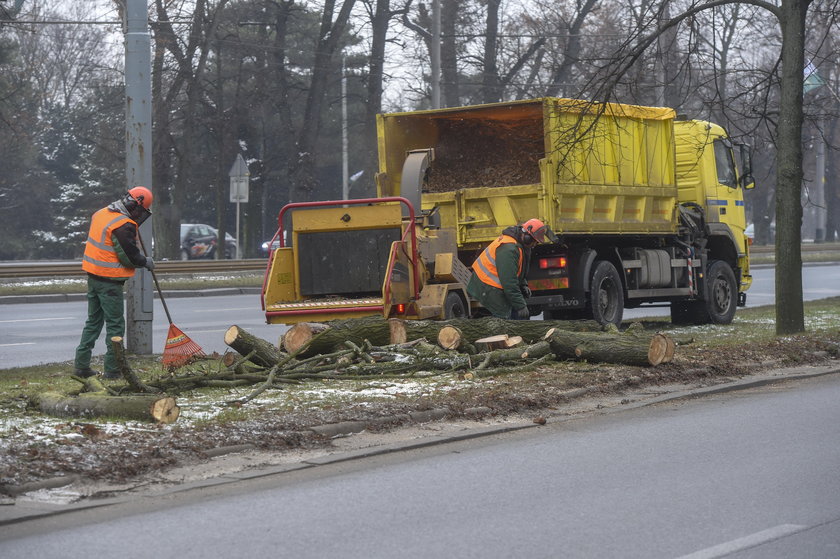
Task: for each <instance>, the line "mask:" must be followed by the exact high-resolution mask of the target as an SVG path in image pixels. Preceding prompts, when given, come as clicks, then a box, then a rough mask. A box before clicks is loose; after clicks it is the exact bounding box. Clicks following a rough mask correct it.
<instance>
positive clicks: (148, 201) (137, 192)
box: [128, 186, 152, 210]
mask: <svg viewBox="0 0 840 559" xmlns="http://www.w3.org/2000/svg"><path fill="white" fill-rule="evenodd" d="M128 193H129V194H130V195H131V197H132V198H134V200H135V201H136V202H137V203H138V204H140V205H141V206H143V208H145V209H147V210H148V209H149V208H150V207H151V205H152V191H151V190H149V189H148V188H146V187H145V186H135V187H134V188H132V189H129V191H128Z"/></svg>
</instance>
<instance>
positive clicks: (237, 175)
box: [220, 153, 251, 259]
mask: <svg viewBox="0 0 840 559" xmlns="http://www.w3.org/2000/svg"><path fill="white" fill-rule="evenodd" d="M228 174H229V175H230V201H231V203H235V204H236V258H237V259H240V258H242V250H241V249H240V246H241V245H242V236H241V235H240V233H241V231H240V230H239V204H240V203H242V202H245V203H247V202H248V180H249V179H248V177H250V176H251V173H250V172H249V171H248V164H247V163H245V159H244V158H243V157H242V154H241V153H237V154H236V160H235V161H234V162H233V166H232V167H231V168H230V173H228ZM220 242H222V243H224V241H223V240H220ZM222 246H224V244H222Z"/></svg>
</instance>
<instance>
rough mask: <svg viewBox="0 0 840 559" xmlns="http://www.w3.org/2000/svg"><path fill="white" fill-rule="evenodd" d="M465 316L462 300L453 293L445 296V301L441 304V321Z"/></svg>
mask: <svg viewBox="0 0 840 559" xmlns="http://www.w3.org/2000/svg"><path fill="white" fill-rule="evenodd" d="M466 316H467V311H466V307H465V306H464V300H463V299H462V298H461V296H460V295H458V294H457V293H456V292H454V291H450V292H449V293H447V294H446V299H445V300H444V302H443V319H444V320H450V319H452V318H464V317H466Z"/></svg>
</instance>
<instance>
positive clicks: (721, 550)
mask: <svg viewBox="0 0 840 559" xmlns="http://www.w3.org/2000/svg"><path fill="white" fill-rule="evenodd" d="M807 529H808V527H807V526H801V525H799V524H780V525H779V526H775V527H773V528H768V529H767V530H762V531H761V532H756V533H754V534H750V535H749V536H744V537H743V538H738V539H736V540H732V541H728V542H725V543H722V544H718V545H715V546H712V547H707V548H706V549H701V550H700V551H695V552H694V553H689V554H688V555H683V556H682V557H678V558H677V559H715V558H716V557H724V556H726V555H729V554H731V553H735V552H736V551H742V550H744V549H749V548H751V547H756V546H758V545H761V544H763V543H767V542H769V541H773V540H777V539H779V538H783V537H785V536H790V535H791V534H795V533H797V532H801V531H803V530H807Z"/></svg>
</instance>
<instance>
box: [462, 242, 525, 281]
mask: <svg viewBox="0 0 840 559" xmlns="http://www.w3.org/2000/svg"><path fill="white" fill-rule="evenodd" d="M508 243H516V239H514V238H513V237H509V236H507V235H501V236H500V237H499V238H498V239H496V240H495V241H493V242H492V243H490V245H489V246H488V247H487V248H485V249H484V251H483V252H482V253H481V255H479V257H478V258H477V259H476V261H475V262H473V265H472V269H473V271H474V272H475V275H476V276H478V279H480V280H481V281H482V282H483V283H486V284H487V285H492V286H493V287H497V288H499V289H502V282H501V281H500V280H499V270H498V268H496V249H498V248H499V247H500V246H502V245H504V244H508ZM516 248H518V249H519V269H518V270H517V271H516V275H517V276H520V275H522V260H523V256H522V247H521V246H519V245H516Z"/></svg>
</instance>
